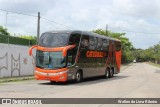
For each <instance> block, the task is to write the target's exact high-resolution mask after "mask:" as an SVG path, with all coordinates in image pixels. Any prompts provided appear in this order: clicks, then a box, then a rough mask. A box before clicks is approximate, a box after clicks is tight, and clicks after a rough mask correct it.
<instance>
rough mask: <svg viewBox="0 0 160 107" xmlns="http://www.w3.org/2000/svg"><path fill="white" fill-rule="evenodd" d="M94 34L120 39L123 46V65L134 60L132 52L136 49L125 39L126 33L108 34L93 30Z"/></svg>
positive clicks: (100, 30) (109, 32)
mask: <svg viewBox="0 0 160 107" xmlns="http://www.w3.org/2000/svg"><path fill="white" fill-rule="evenodd" d="M93 32H94V33H98V34H100V35H105V36H108V37H112V38H116V39H119V40H120V41H121V45H122V63H128V62H131V61H132V60H133V55H132V51H131V50H133V49H134V48H133V45H132V43H131V42H130V41H129V39H128V38H127V37H125V33H115V32H111V31H107V32H106V31H105V30H102V29H97V30H93Z"/></svg>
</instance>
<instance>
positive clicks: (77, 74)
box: [76, 71, 83, 82]
mask: <svg viewBox="0 0 160 107" xmlns="http://www.w3.org/2000/svg"><path fill="white" fill-rule="evenodd" d="M82 79H83V75H82V72H80V71H78V72H77V73H76V82H81V81H82Z"/></svg>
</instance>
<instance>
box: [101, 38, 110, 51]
mask: <svg viewBox="0 0 160 107" xmlns="http://www.w3.org/2000/svg"><path fill="white" fill-rule="evenodd" d="M108 45H109V40H106V39H103V45H102V48H103V50H107V49H108Z"/></svg>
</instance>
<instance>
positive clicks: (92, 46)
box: [89, 36, 97, 50]
mask: <svg viewBox="0 0 160 107" xmlns="http://www.w3.org/2000/svg"><path fill="white" fill-rule="evenodd" d="M96 46H97V38H96V37H93V36H90V37H89V49H91V50H96Z"/></svg>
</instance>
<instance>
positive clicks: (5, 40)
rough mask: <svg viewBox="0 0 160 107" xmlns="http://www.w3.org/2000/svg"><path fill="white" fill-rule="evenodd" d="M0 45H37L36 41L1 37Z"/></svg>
mask: <svg viewBox="0 0 160 107" xmlns="http://www.w3.org/2000/svg"><path fill="white" fill-rule="evenodd" d="M0 43H6V44H16V45H35V44H36V40H29V39H24V38H19V37H13V36H5V35H0Z"/></svg>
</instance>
